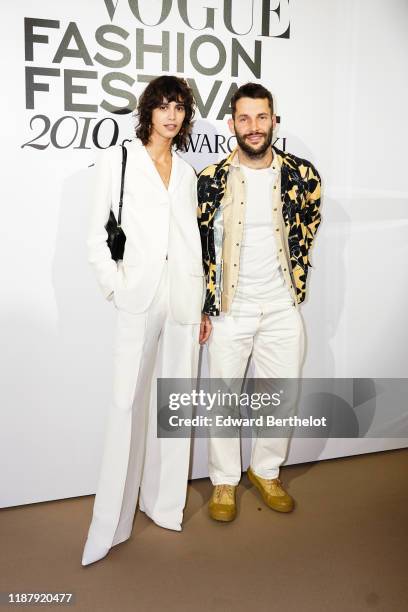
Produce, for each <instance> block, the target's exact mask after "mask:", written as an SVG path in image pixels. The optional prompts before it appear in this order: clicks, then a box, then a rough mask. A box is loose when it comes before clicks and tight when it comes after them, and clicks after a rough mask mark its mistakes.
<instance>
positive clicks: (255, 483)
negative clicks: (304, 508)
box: [247, 471, 294, 512]
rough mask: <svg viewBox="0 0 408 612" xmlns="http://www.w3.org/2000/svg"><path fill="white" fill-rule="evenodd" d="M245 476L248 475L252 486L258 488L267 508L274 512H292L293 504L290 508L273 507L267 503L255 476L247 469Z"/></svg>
mask: <svg viewBox="0 0 408 612" xmlns="http://www.w3.org/2000/svg"><path fill="white" fill-rule="evenodd" d="M247 476H248V478H249V480H250V481H251V482H252V484H253V485H254V487H256V488H257V489H258V491H259V492H260V494H261V497H262V501H263V502H264V504H265V505H266V506H268V508H270V509H271V510H275V512H292V510H293V508H294V506H292V507H291V508H275V507H274V506H270V505H269V504H268V502H267V501H266V500H265V498H264V496H263V491H262V487H261V485H260V484H259V483H258V481H257V480H256V479H255V476H253V474H252V473H251V472H249V471H247Z"/></svg>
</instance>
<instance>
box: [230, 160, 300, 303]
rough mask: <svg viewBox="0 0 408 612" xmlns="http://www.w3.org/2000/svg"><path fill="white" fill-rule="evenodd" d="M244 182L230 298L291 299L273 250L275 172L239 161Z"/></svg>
mask: <svg viewBox="0 0 408 612" xmlns="http://www.w3.org/2000/svg"><path fill="white" fill-rule="evenodd" d="M241 169H242V172H243V173H244V176H245V184H246V194H247V195H246V198H247V199H246V210H245V221H244V232H243V237H242V242H241V255H240V264H239V276H238V286H237V290H236V294H235V296H234V300H235V299H237V300H240V299H245V300H250V301H257V302H267V301H275V300H278V299H281V298H284V299H285V300H286V299H289V300H291V297H290V293H289V290H288V288H287V287H286V284H285V281H284V278H283V274H282V269H281V266H280V263H279V259H278V254H277V251H276V241H275V236H274V231H275V227H274V224H273V219H272V188H273V185H274V184H275V182H276V180H278V176H279V175H278V173H277V171H276V170H273V168H272V166H269V167H268V168H261V169H255V168H248V166H244V165H242V164H241Z"/></svg>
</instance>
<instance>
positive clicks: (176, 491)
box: [82, 139, 204, 565]
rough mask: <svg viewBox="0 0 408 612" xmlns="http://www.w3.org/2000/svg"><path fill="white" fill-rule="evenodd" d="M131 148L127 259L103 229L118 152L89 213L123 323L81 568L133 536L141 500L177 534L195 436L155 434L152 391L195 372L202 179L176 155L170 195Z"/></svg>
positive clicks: (141, 153)
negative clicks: (116, 256)
mask: <svg viewBox="0 0 408 612" xmlns="http://www.w3.org/2000/svg"><path fill="white" fill-rule="evenodd" d="M125 146H126V147H127V150H128V156H127V165H126V175H125V188H124V197H123V209H122V228H123V231H124V233H125V235H126V245H125V252H124V256H123V261H120V262H119V263H118V264H116V262H115V261H113V260H112V259H111V253H110V251H109V248H108V246H107V244H106V238H107V233H106V230H105V228H104V226H105V224H106V222H107V220H108V217H109V212H110V208H111V206H112V209H113V211H114V213H115V217H116V219H117V218H118V203H119V193H120V180H121V162H122V150H121V147H120V146H114V147H110V148H108V149H106V150H104V151H102V152H101V153H100V154H99V158H98V159H97V162H96V168H95V183H94V190H93V194H94V199H93V203H92V210H91V216H90V228H89V236H88V253H89V261H90V263H91V264H92V266H93V268H94V271H95V275H96V278H97V280H98V282H99V285H100V287H101V290H102V292H103V294H104V296H105V297H106V298H107V299H113V302H114V304H115V306H116V308H117V309H118V320H117V329H116V339H115V349H114V382H113V401H112V403H111V407H110V410H109V413H108V419H107V423H106V430H105V444H104V452H103V458H102V465H101V470H100V475H99V481H98V486H97V491H96V497H95V503H94V509H93V517H92V523H91V526H90V528H89V533H88V538H87V542H86V545H85V550H84V553H83V558H82V564H83V565H87V564H89V563H92V562H93V561H97V560H98V559H100V558H102V557H104V556H105V555H106V554H107V552H108V551H109V549H110V548H111V546H114V545H115V544H118V543H120V542H123V541H124V540H126V539H127V538H129V536H130V534H131V531H132V524H133V518H134V513H135V508H136V503H137V500H138V496H139V507H140V509H141V510H143V511H145V512H146V513H147V514H148V515H149V516H150V517H151V518H152V519H153V520H154V521H155V522H156V523H157V524H158V525H160V526H162V527H167V528H169V529H174V530H180V529H181V522H182V515H183V508H184V505H185V497H186V488H187V476H188V463H189V452H190V440H189V439H166V438H161V439H160V438H159V439H158V438H157V436H156V423H157V410H156V394H155V390H156V378H157V377H161V378H174V377H178V378H195V377H196V376H197V367H198V353H199V343H198V336H199V324H200V321H201V307H202V301H203V291H204V279H203V269H202V258H201V243H200V234H199V230H198V225H197V220H196V206H197V195H196V176H195V172H194V170H193V168H192V167H191V166H189V165H188V164H187V163H186V162H185V161H184V160H183V159H182V158H181V157H180V156H179V155H178V154H177V153H176V152H174V151H173V154H172V170H171V176H170V182H169V187H168V189H166V187H165V185H164V184H163V182H162V179H161V177H160V175H159V173H158V171H157V169H156V167H155V166H154V163H153V161H152V160H151V158H150V156H149V154H148V153H147V151H146V149H145V147H144V146H143V145H142V143H141V141H140V140H138V139H136V140H133V141H132V142H130V143H127V144H126V145H125ZM101 333H102V330H101ZM139 489H140V494H139Z"/></svg>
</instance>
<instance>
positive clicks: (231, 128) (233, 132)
mask: <svg viewBox="0 0 408 612" xmlns="http://www.w3.org/2000/svg"><path fill="white" fill-rule="evenodd" d="M228 127H229V129H230V132H231V134H235V128H234V120H233V119H232V118H230V119H228Z"/></svg>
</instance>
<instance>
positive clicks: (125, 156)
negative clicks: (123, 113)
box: [118, 138, 131, 227]
mask: <svg viewBox="0 0 408 612" xmlns="http://www.w3.org/2000/svg"><path fill="white" fill-rule="evenodd" d="M125 142H131V140H130V139H129V138H126V139H125V140H124V141H123V142H122V144H121V145H120V146H121V147H122V177H121V181H120V198H119V215H118V227H120V224H121V221H122V206H123V188H124V186H125V170H126V162H127V149H126V147H125V144H124V143H125Z"/></svg>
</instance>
